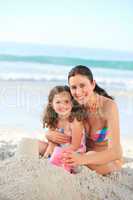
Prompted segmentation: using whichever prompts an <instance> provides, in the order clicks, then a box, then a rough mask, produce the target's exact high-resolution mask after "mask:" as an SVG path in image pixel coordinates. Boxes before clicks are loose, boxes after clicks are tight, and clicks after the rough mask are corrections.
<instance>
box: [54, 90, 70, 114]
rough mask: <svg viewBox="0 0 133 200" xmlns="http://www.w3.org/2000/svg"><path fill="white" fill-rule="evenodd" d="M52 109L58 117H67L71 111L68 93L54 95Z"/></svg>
mask: <svg viewBox="0 0 133 200" xmlns="http://www.w3.org/2000/svg"><path fill="white" fill-rule="evenodd" d="M52 105H53V109H54V111H55V112H56V113H57V114H58V115H60V116H69V115H70V113H71V110H72V100H71V96H70V94H69V93H68V92H61V93H59V94H56V95H55V96H54V98H53V104H52Z"/></svg>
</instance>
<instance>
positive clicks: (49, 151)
mask: <svg viewBox="0 0 133 200" xmlns="http://www.w3.org/2000/svg"><path fill="white" fill-rule="evenodd" d="M56 146H57V145H56V144H54V143H52V142H49V144H48V147H47V150H46V151H45V153H44V156H43V157H44V158H49V157H50V156H51V155H52V153H53V151H54V148H55V147H56Z"/></svg>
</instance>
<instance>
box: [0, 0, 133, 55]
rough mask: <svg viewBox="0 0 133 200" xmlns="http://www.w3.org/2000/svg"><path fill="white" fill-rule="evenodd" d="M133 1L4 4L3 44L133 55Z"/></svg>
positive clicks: (20, 0)
mask: <svg viewBox="0 0 133 200" xmlns="http://www.w3.org/2000/svg"><path fill="white" fill-rule="evenodd" d="M132 10H133V1H132V0H48V1H47V0H0V41H14V42H28V43H40V44H50V45H67V46H77V47H88V48H104V49H106V48H107V49H114V50H117V49H118V50H128V51H132V52H133V25H132V24H133V12H132Z"/></svg>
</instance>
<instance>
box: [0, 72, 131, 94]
mask: <svg viewBox="0 0 133 200" xmlns="http://www.w3.org/2000/svg"><path fill="white" fill-rule="evenodd" d="M0 80H1V81H55V82H60V81H61V82H67V73H65V74H63V73H60V74H57V73H54V72H53V73H1V74H0ZM96 80H97V82H98V84H101V85H104V86H111V87H115V88H122V89H128V90H130V89H133V80H132V79H123V78H121V77H119V78H117V79H115V78H114V77H110V78H109V77H98V76H96Z"/></svg>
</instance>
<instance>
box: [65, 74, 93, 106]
mask: <svg viewBox="0 0 133 200" xmlns="http://www.w3.org/2000/svg"><path fill="white" fill-rule="evenodd" d="M69 86H70V90H71V94H72V96H73V97H74V99H75V100H76V101H77V102H78V103H79V104H81V105H87V104H88V102H89V99H90V98H91V96H92V94H93V90H94V88H95V81H93V82H90V80H89V79H88V78H87V77H86V76H84V75H79V74H77V75H75V76H72V77H70V79H69Z"/></svg>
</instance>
